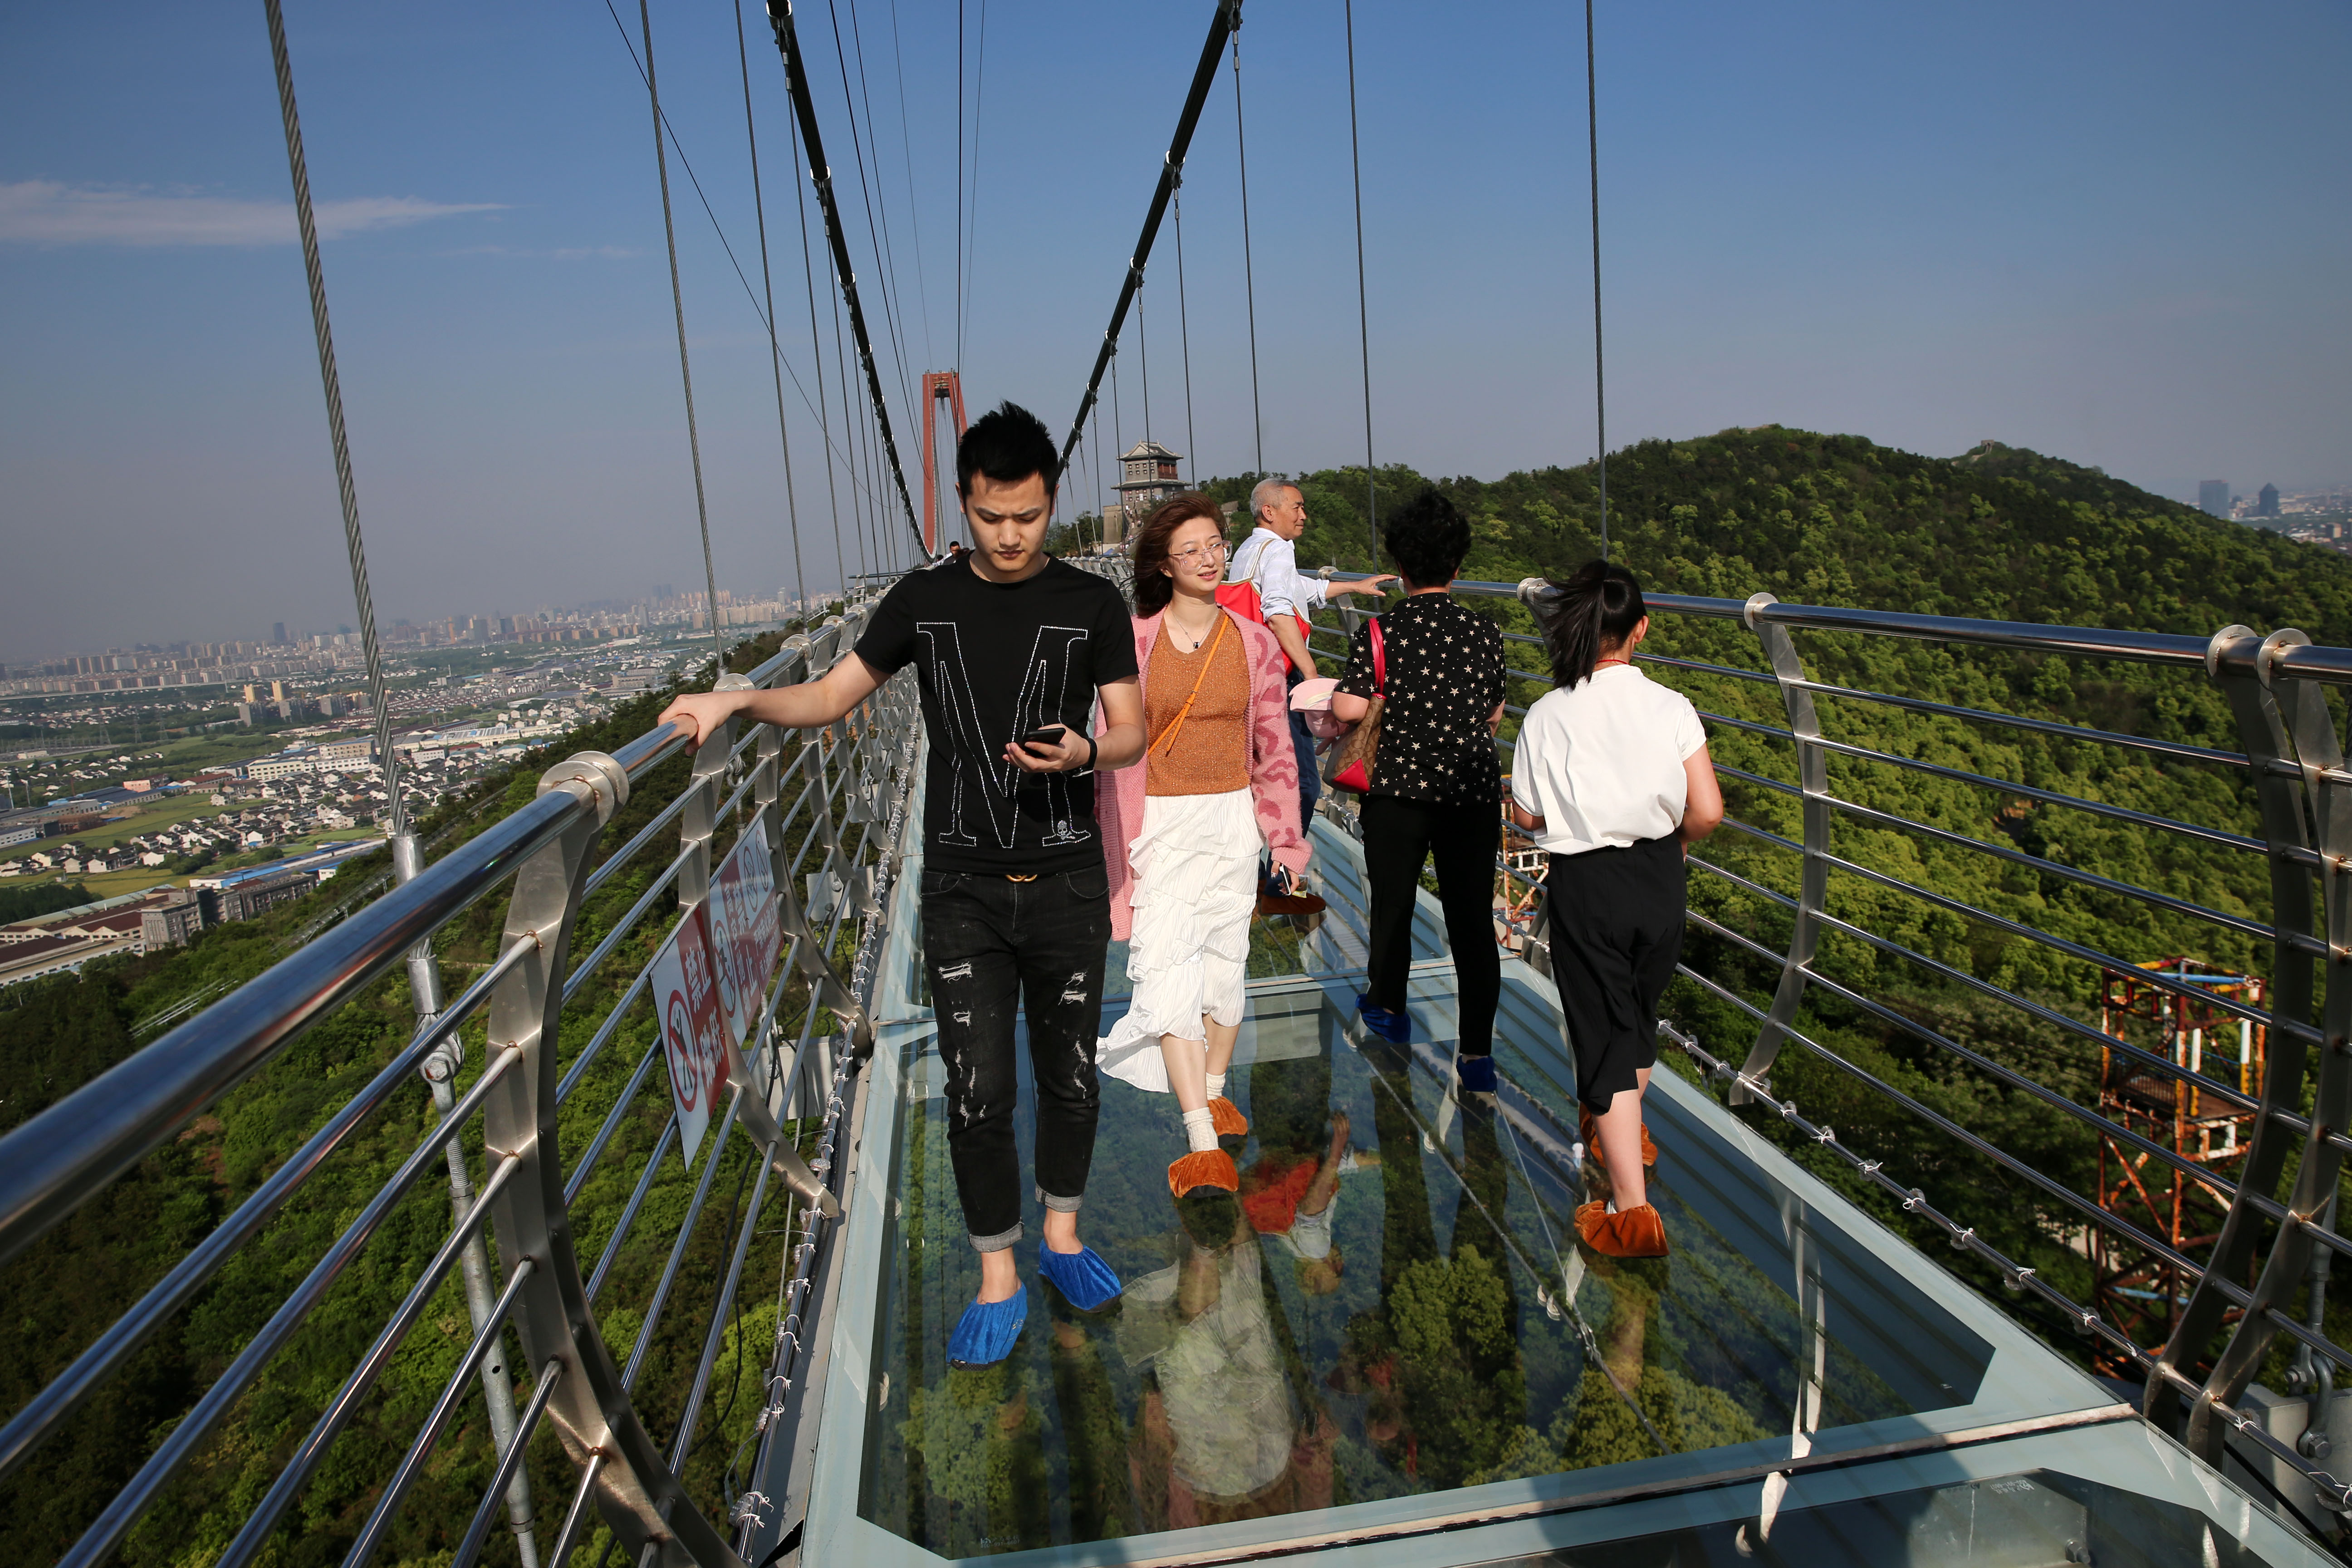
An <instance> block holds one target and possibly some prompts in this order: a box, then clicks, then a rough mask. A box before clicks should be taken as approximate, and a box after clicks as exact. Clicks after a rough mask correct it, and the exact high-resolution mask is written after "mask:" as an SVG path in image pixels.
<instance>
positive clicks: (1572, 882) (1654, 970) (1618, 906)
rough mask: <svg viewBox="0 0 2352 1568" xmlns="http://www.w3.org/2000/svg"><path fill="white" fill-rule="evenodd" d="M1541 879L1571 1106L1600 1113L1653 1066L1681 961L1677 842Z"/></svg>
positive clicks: (1597, 854) (1569, 861)
mask: <svg viewBox="0 0 2352 1568" xmlns="http://www.w3.org/2000/svg"><path fill="white" fill-rule="evenodd" d="M1549 860H1550V863H1551V868H1550V869H1549V870H1548V871H1546V872H1545V873H1544V897H1545V899H1546V900H1548V901H1549V915H1550V926H1551V975H1552V979H1553V980H1554V981H1555V982H1557V983H1558V984H1559V1009H1560V1013H1561V1015H1562V1016H1564V1017H1565V1018H1566V1019H1567V1021H1568V1035H1569V1046H1570V1048H1571V1049H1572V1050H1574V1051H1575V1053H1576V1097H1577V1099H1579V1100H1582V1101H1583V1102H1584V1103H1585V1104H1586V1105H1588V1106H1590V1107H1591V1108H1592V1110H1594V1111H1595V1112H1596V1113H1597V1112H1601V1111H1605V1110H1608V1109H1609V1102H1610V1100H1612V1099H1613V1098H1615V1097H1616V1096H1617V1095H1618V1094H1620V1093H1622V1092H1623V1091H1624V1090H1626V1089H1633V1088H1637V1087H1639V1085H1640V1083H1641V1079H1638V1078H1637V1077H1636V1076H1635V1074H1637V1073H1638V1072H1640V1071H1641V1069H1642V1068H1646V1067H1653V1066H1655V1065H1656V1063H1657V1059H1658V1002H1659V999H1660V998H1662V997H1664V995H1665V994H1666V983H1667V982H1668V981H1670V980H1672V979H1673V978H1674V977H1675V964H1676V963H1679V962H1680V961H1681V959H1682V955H1683V909H1684V901H1685V896H1686V894H1685V882H1686V879H1688V877H1689V875H1690V873H1689V871H1688V869H1687V868H1686V866H1685V861H1684V859H1683V847H1682V840H1681V839H1680V838H1679V837H1675V836H1673V835H1669V836H1667V837H1664V838H1644V839H1643V840H1642V841H1641V842H1640V843H1638V844H1631V845H1628V846H1626V847H1624V848H1622V849H1616V848H1607V849H1587V850H1585V851H1584V852H1583V853H1582V854H1580V855H1554V856H1551V857H1549Z"/></svg>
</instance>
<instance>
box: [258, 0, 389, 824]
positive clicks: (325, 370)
mask: <svg viewBox="0 0 2352 1568" xmlns="http://www.w3.org/2000/svg"><path fill="white" fill-rule="evenodd" d="M263 5H264V8H265V10H266V11H267V13H268V21H269V53H270V56H271V58H272V59H273V60H274V62H275V63H276V65H277V68H278V114H279V117H280V118H281V119H282V120H284V121H285V122H286V163H287V166H288V168H289V169H290V170H291V171H292V173H293V177H294V216H296V218H298V219H299V221H300V223H301V226H302V270H303V273H304V274H305V276H306V277H307V278H308V279H309V280H310V327H311V331H312V332H313V334H314V335H315V336H316V337H317V338H318V340H319V380H320V383H321V384H323V386H324V387H325V390H326V397H327V437H328V440H329V442H330V444H331V445H332V446H333V447H334V450H335V491H336V494H337V495H338V496H339V497H340V498H341V501H342V506H343V550H344V552H345V553H346V554H348V555H349V556H350V557H351V563H352V598H353V599H354V600H356V601H357V602H358V605H359V615H360V648H361V651H362V653H363V654H364V655H365V656H366V658H367V682H368V703H369V708H370V717H371V718H373V720H374V721H375V722H374V733H375V754H376V765H377V766H378V767H380V768H382V769H383V796H384V802H385V816H386V818H387V820H386V823H385V826H386V827H387V828H388V829H389V831H390V835H391V837H394V838H404V837H407V835H408V812H407V808H406V807H405V806H404V805H402V804H401V798H400V759H399V758H397V757H395V756H394V754H393V750H392V703H391V701H390V700H389V699H388V698H387V696H386V694H385V691H384V684H383V658H382V657H381V656H380V655H379V654H378V652H377V650H376V640H375V595H374V594H373V592H372V591H371V590H370V589H369V587H368V574H367V547H366V546H365V544H363V543H362V542H361V539H360V492H359V486H358V484H357V483H356V482H355V481H354V480H353V479H352V448H351V442H350V439H349V437H347V435H346V434H345V432H344V428H343V383H342V378H341V376H340V375H338V374H336V372H335V334H334V331H333V329H332V328H331V326H330V325H329V324H328V321H327V273H326V268H325V267H324V266H323V265H322V264H321V263H320V259H319V226H318V224H317V222H316V221H315V220H314V219H313V218H312V216H311V213H310V161H309V159H308V158H306V157H305V156H304V155H303V152H302V119H301V116H300V115H299V113H298V112H297V111H296V110H295V107H294V63H293V59H292V57H291V56H289V54H288V53H287V51H286V18H285V16H283V15H282V14H281V13H280V11H279V9H278V0H263Z"/></svg>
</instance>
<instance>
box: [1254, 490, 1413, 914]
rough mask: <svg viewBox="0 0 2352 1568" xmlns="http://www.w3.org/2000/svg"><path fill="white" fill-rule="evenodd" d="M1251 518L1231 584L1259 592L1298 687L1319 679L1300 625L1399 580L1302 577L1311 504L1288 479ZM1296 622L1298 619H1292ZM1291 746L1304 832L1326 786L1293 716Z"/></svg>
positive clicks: (1257, 500) (1311, 742) (1265, 903)
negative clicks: (1301, 549)
mask: <svg viewBox="0 0 2352 1568" xmlns="http://www.w3.org/2000/svg"><path fill="white" fill-rule="evenodd" d="M1250 512H1251V514H1252V515H1253V517H1255V520H1256V522H1257V526H1256V527H1255V528H1254V529H1253V530H1251V531H1250V536H1249V537H1248V538H1247V539H1245V540H1244V541H1242V542H1241V543H1240V545H1238V546H1237V547H1236V548H1235V549H1234V553H1233V559H1232V561H1231V563H1229V564H1228V565H1227V567H1226V569H1225V580H1226V581H1227V582H1229V583H1248V584H1254V585H1255V587H1256V589H1257V597H1258V604H1259V605H1260V606H1261V607H1262V608H1263V609H1264V610H1265V625H1266V629H1267V630H1268V631H1270V632H1272V633H1273V634H1274V637H1275V640H1276V642H1278V643H1280V644H1281V645H1282V651H1283V652H1284V653H1285V654H1286V655H1288V656H1289V658H1290V676H1289V684H1290V685H1292V686H1297V684H1298V683H1299V682H1300V681H1302V680H1305V679H1309V678H1311V677H1313V676H1314V675H1315V674H1316V673H1317V671H1316V665H1315V656H1314V655H1313V654H1311V653H1309V652H1308V651H1307V635H1306V631H1305V629H1304V627H1303V626H1301V624H1300V623H1301V622H1303V621H1304V620H1305V619H1306V617H1307V613H1308V612H1309V611H1311V610H1313V609H1315V608H1316V607H1317V606H1318V605H1325V604H1328V603H1329V602H1330V601H1331V600H1333V599H1338V598H1342V597H1344V596H1346V595H1349V594H1372V595H1379V594H1384V593H1385V592H1386V591H1387V588H1388V584H1391V583H1393V582H1395V581H1396V579H1395V578H1394V577H1392V576H1382V577H1370V578H1367V579H1365V580H1364V581H1363V582H1360V583H1330V582H1326V581H1325V580H1324V579H1322V578H1320V577H1307V576H1302V575H1301V574H1300V573H1299V570H1298V551H1297V539H1298V536H1299V535H1300V534H1302V533H1304V532H1306V531H1307V502H1306V500H1305V498H1304V497H1302V496H1301V495H1300V494H1299V491H1298V487H1297V485H1294V484H1292V483H1290V482H1289V481H1288V480H1286V479H1260V480H1259V481H1258V482H1257V488H1256V489H1253V490H1252V491H1250ZM1292 616H1297V617H1298V619H1297V620H1294V619H1292V618H1291V617H1292ZM1290 743H1291V747H1292V749H1293V750H1294V751H1295V752H1297V756H1298V822H1299V826H1301V827H1302V828H1303V827H1305V826H1307V823H1308V822H1309V821H1310V820H1312V818H1313V816H1314V815H1315V803H1316V801H1317V800H1318V798H1320V797H1321V795H1322V794H1323V781H1322V778H1321V777H1320V776H1319V775H1318V773H1316V770H1315V738H1314V737H1313V736H1312V735H1309V734H1308V733H1307V721H1306V720H1305V719H1303V718H1301V717H1300V716H1299V715H1298V714H1297V713H1293V714H1291V716H1290ZM1281 902H1282V900H1280V899H1278V898H1277V897H1275V896H1273V895H1272V890H1271V889H1269V896H1268V897H1266V898H1262V899H1260V900H1259V908H1260V909H1261V910H1268V907H1269V906H1270V905H1275V904H1279V903H1281Z"/></svg>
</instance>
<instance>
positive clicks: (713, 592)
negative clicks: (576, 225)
mask: <svg viewBox="0 0 2352 1568" xmlns="http://www.w3.org/2000/svg"><path fill="white" fill-rule="evenodd" d="M637 25H638V26H639V28H640V29H641V30H642V31H643V33H644V35H645V43H646V58H645V67H646V100H647V101H648V102H649V103H651V104H652V105H653V117H654V168H655V170H656V173H658V174H660V176H661V198H662V238H663V241H664V242H665V243H666V244H667V246H668V247H669V302H670V310H671V313H672V314H673V315H675V316H676V317H677V374H678V380H679V381H680V382H682V383H684V384H685V386H686V447H687V452H688V455H689V456H690V457H691V458H693V460H694V515H695V520H696V521H697V522H698V523H699V524H700V526H701V529H702V578H703V583H704V584H705V586H706V587H707V588H708V589H709V595H710V596H709V599H708V600H706V601H705V603H707V604H708V605H709V608H710V648H711V657H712V659H713V661H714V667H713V671H712V676H711V679H712V680H713V681H714V682H715V681H717V680H718V679H719V677H721V676H724V675H725V674H726V673H727V633H726V629H725V628H724V627H723V626H720V625H719V573H718V570H717V568H716V567H715V566H714V565H713V564H712V563H711V559H710V502H709V498H708V497H707V496H706V494H705V493H704V490H703V484H702V433H701V431H700V430H698V428H697V427H696V426H695V421H694V365H693V363H692V362H691V361H690V360H689V359H688V357H687V352H686V289H685V286H684V285H683V284H682V283H680V282H679V281H678V276H677V218H676V216H674V215H673V214H672V213H671V211H670V201H669V148H668V146H667V144H666V143H665V142H664V140H663V137H662V111H661V87H660V83H659V79H658V78H657V77H656V74H655V71H654V18H653V12H652V11H651V10H650V9H648V8H647V6H646V0H637Z"/></svg>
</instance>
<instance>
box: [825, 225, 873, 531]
mask: <svg viewBox="0 0 2352 1568" xmlns="http://www.w3.org/2000/svg"><path fill="white" fill-rule="evenodd" d="M841 278H842V275H841V274H840V273H839V272H837V271H836V272H835V273H834V275H833V289H832V294H833V366H834V369H835V371H836V372H838V373H839V374H840V376H841V409H842V417H843V418H845V419H846V420H848V421H849V428H848V429H846V430H845V431H843V432H842V444H843V445H844V446H845V447H846V448H847V453H846V456H845V461H846V462H847V463H848V465H849V531H851V532H852V533H854V534H856V536H857V574H858V575H859V576H861V577H863V576H866V575H867V574H870V573H872V571H873V570H874V567H873V564H872V563H871V561H870V560H869V558H868V555H867V552H866V482H865V479H864V477H863V476H862V475H861V474H860V473H859V471H858V467H857V460H858V458H861V457H863V456H864V455H865V452H866V447H865V445H864V443H863V439H862V437H864V436H865V434H866V426H865V425H864V424H863V423H861V422H860V420H859V418H858V408H857V405H856V404H855V403H852V402H851V401H850V399H849V352H848V348H847V346H846V345H845V343H844V342H842V336H841V295H842V282H841Z"/></svg>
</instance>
